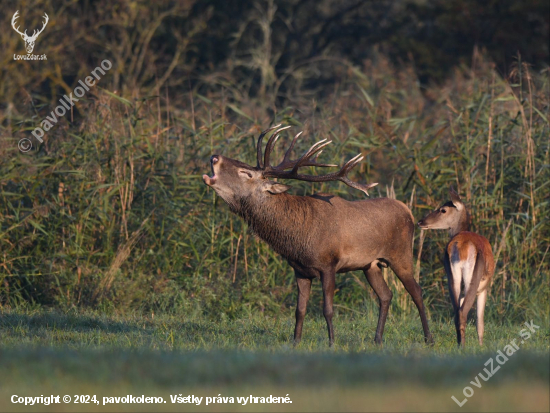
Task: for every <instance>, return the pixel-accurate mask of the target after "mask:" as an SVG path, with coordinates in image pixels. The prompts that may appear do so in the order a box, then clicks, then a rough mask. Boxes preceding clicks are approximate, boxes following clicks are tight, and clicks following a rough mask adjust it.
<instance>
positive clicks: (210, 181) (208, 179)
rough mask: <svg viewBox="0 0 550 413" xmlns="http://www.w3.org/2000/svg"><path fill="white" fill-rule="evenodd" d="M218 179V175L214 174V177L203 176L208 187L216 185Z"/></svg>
mask: <svg viewBox="0 0 550 413" xmlns="http://www.w3.org/2000/svg"><path fill="white" fill-rule="evenodd" d="M216 178H217V176H216V174H214V175H213V176H208V175H206V174H204V175H203V176H202V180H203V181H204V183H205V184H206V185H208V186H212V185H214V184H215V183H216Z"/></svg>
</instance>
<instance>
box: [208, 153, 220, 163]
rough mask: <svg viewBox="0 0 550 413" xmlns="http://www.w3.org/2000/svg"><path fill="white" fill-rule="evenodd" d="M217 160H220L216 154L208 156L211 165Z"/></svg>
mask: <svg viewBox="0 0 550 413" xmlns="http://www.w3.org/2000/svg"><path fill="white" fill-rule="evenodd" d="M219 160H220V158H219V156H218V155H213V156H212V157H211V158H210V162H212V165H214V164H215V163H217V162H218V161H219Z"/></svg>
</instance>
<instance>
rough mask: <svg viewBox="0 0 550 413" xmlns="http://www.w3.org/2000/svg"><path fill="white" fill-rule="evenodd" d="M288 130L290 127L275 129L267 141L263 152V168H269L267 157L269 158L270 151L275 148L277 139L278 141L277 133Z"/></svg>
mask: <svg viewBox="0 0 550 413" xmlns="http://www.w3.org/2000/svg"><path fill="white" fill-rule="evenodd" d="M279 126H281V125H279ZM288 128H290V126H285V127H283V128H279V129H277V130H276V131H275V132H273V134H272V135H271V137H270V138H269V140H268V141H267V144H266V145H265V152H264V168H269V167H270V166H271V165H270V163H269V157H270V156H271V151H272V150H273V147H274V146H275V142H277V139H279V137H280V135H279V132H281V131H284V130H285V129H288Z"/></svg>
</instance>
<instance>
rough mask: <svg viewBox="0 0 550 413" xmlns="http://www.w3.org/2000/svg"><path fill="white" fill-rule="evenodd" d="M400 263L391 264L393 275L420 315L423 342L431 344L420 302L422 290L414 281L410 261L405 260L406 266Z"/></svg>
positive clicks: (421, 301) (422, 305)
mask: <svg viewBox="0 0 550 413" xmlns="http://www.w3.org/2000/svg"><path fill="white" fill-rule="evenodd" d="M402 262H403V261H400V262H398V263H395V264H391V267H392V269H393V271H394V272H395V275H397V278H399V279H400V280H401V282H402V283H403V285H404V286H405V289H406V290H407V291H408V293H409V294H410V295H411V297H412V299H413V301H414V304H415V305H416V308H417V309H418V313H419V314H420V321H421V322H422V328H423V330H424V340H425V341H426V343H428V344H433V342H434V339H433V337H432V333H430V327H429V326H428V318H427V317H426V308H425V307H424V301H423V300H422V288H420V286H419V285H418V283H417V282H416V281H415V280H414V276H413V266H412V259H411V260H410V261H409V260H407V263H406V264H402Z"/></svg>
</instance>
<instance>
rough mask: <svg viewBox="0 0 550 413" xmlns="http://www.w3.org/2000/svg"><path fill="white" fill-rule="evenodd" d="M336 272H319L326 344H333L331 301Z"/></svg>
mask: <svg viewBox="0 0 550 413" xmlns="http://www.w3.org/2000/svg"><path fill="white" fill-rule="evenodd" d="M335 278H336V274H335V272H334V271H327V272H323V273H322V274H321V283H322V285H323V315H324V316H325V320H326V322H327V329H328V345H329V346H330V347H332V346H333V345H334V328H333V327H332V315H333V310H332V302H333V300H334V288H335V282H336V280H335Z"/></svg>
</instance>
